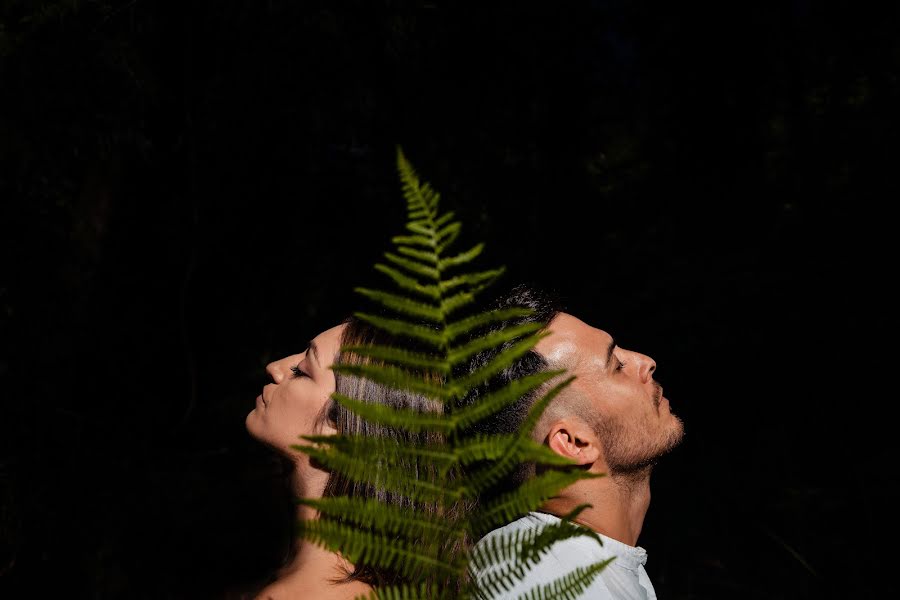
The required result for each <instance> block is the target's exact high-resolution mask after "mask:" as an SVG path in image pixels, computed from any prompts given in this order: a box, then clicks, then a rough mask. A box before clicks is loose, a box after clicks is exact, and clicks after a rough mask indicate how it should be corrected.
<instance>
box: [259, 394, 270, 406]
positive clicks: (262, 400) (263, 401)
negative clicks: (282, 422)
mask: <svg viewBox="0 0 900 600" xmlns="http://www.w3.org/2000/svg"><path fill="white" fill-rule="evenodd" d="M256 402H257V403H260V402H262V404H263V406H264V407H266V408H268V406H269V403H268V402H266V398H265V396H263V395H262V394H260V395H259V396H257V397H256Z"/></svg>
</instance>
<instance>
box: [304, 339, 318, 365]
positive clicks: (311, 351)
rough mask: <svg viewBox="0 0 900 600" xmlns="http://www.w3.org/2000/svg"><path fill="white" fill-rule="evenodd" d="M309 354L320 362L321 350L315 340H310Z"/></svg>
mask: <svg viewBox="0 0 900 600" xmlns="http://www.w3.org/2000/svg"><path fill="white" fill-rule="evenodd" d="M307 354H312V355H313V356H314V357H315V358H316V362H319V348H318V346H316V341H315V340H309V350H308V351H307Z"/></svg>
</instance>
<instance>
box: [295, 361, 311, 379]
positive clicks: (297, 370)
mask: <svg viewBox="0 0 900 600" xmlns="http://www.w3.org/2000/svg"><path fill="white" fill-rule="evenodd" d="M291 373H293V374H294V377H309V375H307V374H306V373H304V372H303V371H301V370H300V365H299V363H298V364H296V365H294V366H293V367H291Z"/></svg>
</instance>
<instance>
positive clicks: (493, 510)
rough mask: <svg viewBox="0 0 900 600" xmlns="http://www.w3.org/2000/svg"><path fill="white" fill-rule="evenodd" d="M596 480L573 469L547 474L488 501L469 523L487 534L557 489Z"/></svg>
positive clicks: (528, 510)
mask: <svg viewBox="0 0 900 600" xmlns="http://www.w3.org/2000/svg"><path fill="white" fill-rule="evenodd" d="M595 477H599V475H596V474H594V473H588V472H585V471H575V470H565V471H563V470H559V471H556V470H554V471H546V472H544V473H541V474H540V475H536V476H535V477H532V478H531V479H529V480H528V481H526V482H525V483H523V484H522V485H521V486H520V487H519V488H518V489H516V490H515V491H512V492H509V493H507V494H503V495H501V496H500V497H498V498H496V499H495V500H492V501H490V502H487V503H486V504H485V506H484V508H483V509H482V510H481V514H479V515H477V516H476V517H475V518H474V519H473V520H472V527H473V529H474V530H475V531H480V532H487V531H490V530H491V529H494V528H496V527H497V526H499V525H503V524H506V523H510V522H512V521H514V520H515V519H517V518H518V517H520V516H521V515H524V514H526V513H528V512H530V511H532V510H535V509H536V508H538V507H539V506H541V505H542V504H543V503H544V502H546V501H547V500H549V499H550V498H552V497H553V496H554V495H555V494H556V493H557V492H558V491H559V490H561V489H563V488H565V487H568V486H570V485H572V484H573V483H575V482H576V481H580V480H582V479H593V478H595Z"/></svg>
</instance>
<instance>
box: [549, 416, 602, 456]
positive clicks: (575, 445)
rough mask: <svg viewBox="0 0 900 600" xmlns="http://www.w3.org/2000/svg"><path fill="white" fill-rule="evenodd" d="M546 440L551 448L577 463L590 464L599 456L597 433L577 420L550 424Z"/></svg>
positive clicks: (563, 420) (562, 420)
mask: <svg viewBox="0 0 900 600" xmlns="http://www.w3.org/2000/svg"><path fill="white" fill-rule="evenodd" d="M546 440H547V445H548V446H550V449H551V450H553V451H554V452H556V453H557V454H559V455H560V456H565V457H566V458H569V459H571V460H574V461H575V462H576V463H577V464H579V465H590V464H593V463H595V462H596V461H597V459H599V458H600V448H599V447H598V444H599V440H598V439H597V434H596V433H594V431H593V430H592V429H591V428H590V427H588V426H587V425H586V424H585V423H582V422H581V421H579V420H575V419H561V420H559V421H556V422H555V423H553V424H552V425H551V426H550V431H549V433H548V434H547V438H546Z"/></svg>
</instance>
